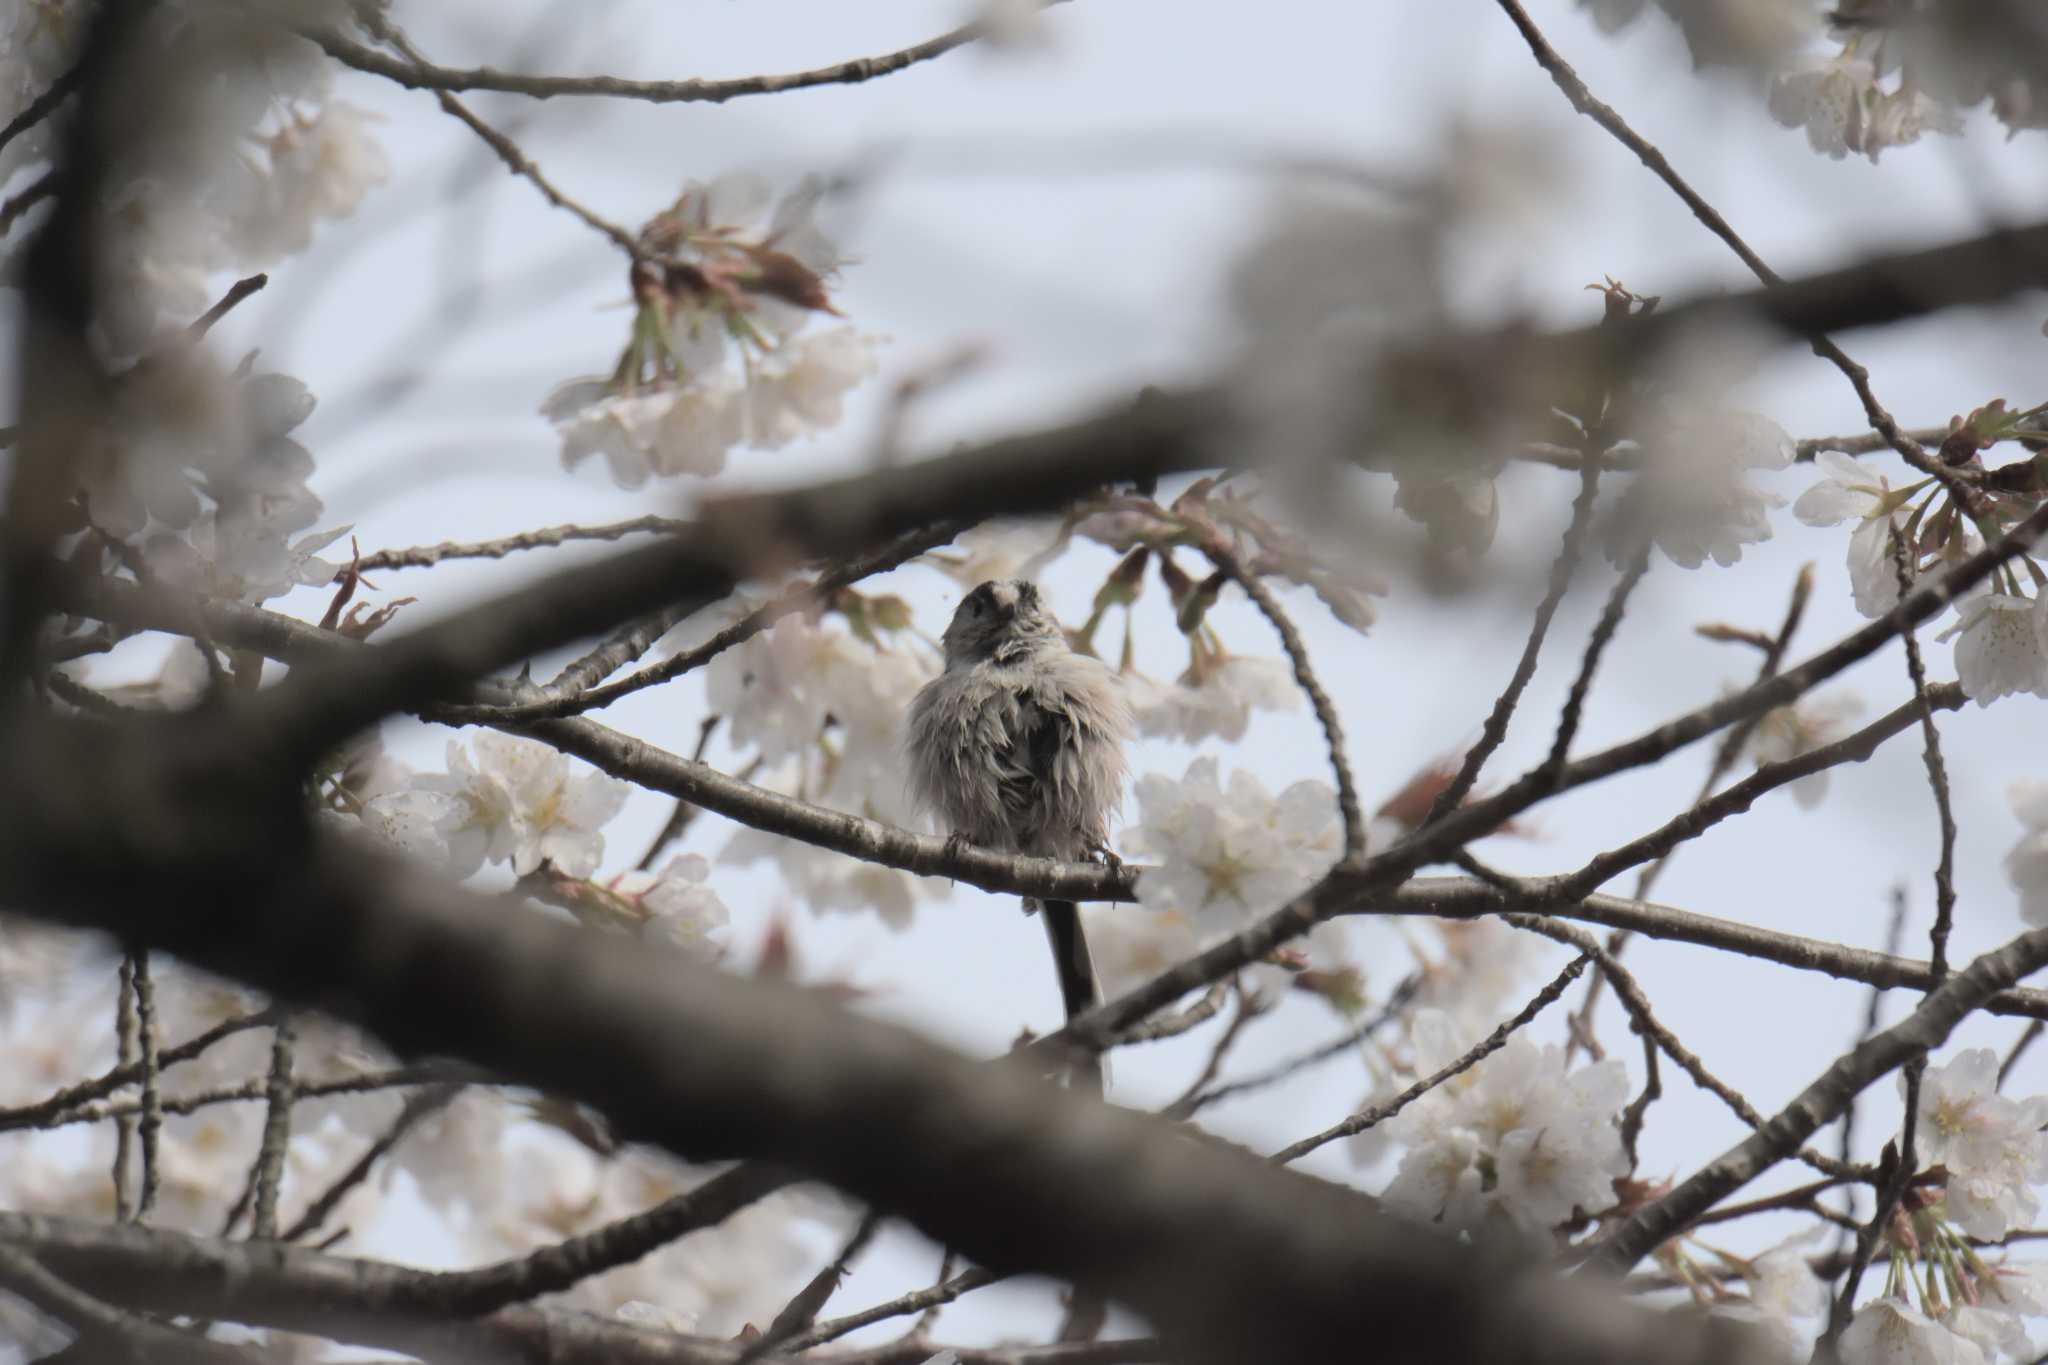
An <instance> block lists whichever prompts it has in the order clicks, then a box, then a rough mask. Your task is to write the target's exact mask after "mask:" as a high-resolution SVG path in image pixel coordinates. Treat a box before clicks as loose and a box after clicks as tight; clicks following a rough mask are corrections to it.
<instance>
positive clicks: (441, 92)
mask: <svg viewBox="0 0 2048 1365" xmlns="http://www.w3.org/2000/svg"><path fill="white" fill-rule="evenodd" d="M357 15H358V18H359V19H360V21H361V22H362V24H363V26H364V27H365V28H366V29H368V30H369V31H370V34H371V36H373V37H375V38H376V39H378V40H379V41H380V42H384V43H387V44H389V45H390V46H391V47H392V48H394V49H396V50H397V51H398V52H400V53H402V54H403V55H404V56H405V58H406V60H407V61H409V62H411V63H412V64H413V65H414V66H415V67H424V66H426V65H427V61H426V58H425V57H423V56H422V55H421V54H420V51H419V49H418V48H416V47H414V46H413V45H412V42H411V40H410V39H408V38H407V37H406V36H405V34H404V33H402V32H400V31H399V29H398V26H397V25H395V24H393V23H392V22H391V21H390V20H389V19H388V18H386V17H385V15H384V14H383V12H382V11H381V10H377V9H373V8H371V7H370V6H368V5H364V6H360V7H359V8H358V9H357ZM309 36H311V35H309ZM314 41H315V42H319V43H321V44H322V45H323V46H326V45H327V44H328V43H336V44H345V45H346V46H347V47H348V48H350V49H356V48H357V45H356V44H353V43H349V42H348V40H347V39H344V38H341V37H340V36H339V35H336V34H327V35H325V36H324V37H321V36H316V37H314ZM327 50H328V51H329V52H330V53H333V52H335V51H336V48H335V47H328V49H327ZM359 50H361V51H368V49H359ZM341 60H344V61H347V60H348V59H347V58H345V57H344V58H342V59H341ZM350 64H351V65H355V64H356V63H354V62H351V63H350ZM381 74H389V73H388V72H385V73H381ZM434 98H435V99H436V100H438V101H439V102H440V105H441V108H442V109H443V110H445V111H446V112H447V113H449V114H450V115H452V116H453V117H454V118H456V119H457V120H458V121H459V122H461V123H463V124H464V125H466V126H467V127H468V128H469V130H470V131H471V132H473V133H475V134H476V135H477V136H478V137H480V138H482V139H483V141H484V145H485V146H487V147H489V148H490V149H491V150H492V151H494V152H496V153H497V154H498V159H499V160H500V161H502V162H504V163H505V165H506V168H507V169H509V170H510V171H511V172H512V174H514V175H516V176H519V177H521V178H522V179H525V180H526V181H528V182H530V183H531V184H532V185H533V187H534V188H535V189H537V190H539V191H540V193H541V197H542V198H543V199H546V200H547V201H548V202H549V203H550V204H552V205H554V206H555V207H556V208H558V209H563V210H565V211H567V212H568V213H571V214H573V215H575V216H576V217H577V218H580V219H582V220H583V222H584V223H586V224H587V225H589V226H590V227H592V228H595V229H596V230H597V231H598V232H601V233H603V234H604V235H605V236H606V237H609V238H610V239H611V240H612V242H613V244H614V245H616V246H617V247H618V248H619V249H620V250H621V251H623V252H625V253H626V255H627V256H629V257H631V258H633V259H635V260H637V259H639V256H640V243H639V242H638V241H637V240H636V239H635V238H634V236H633V234H632V233H630V232H628V231H626V229H624V228H622V227H620V226H619V225H618V224H617V223H614V222H612V221H611V220H610V219H608V218H602V217H599V216H598V215H597V214H596V213H594V212H592V211H591V210H590V209H588V208H586V207H585V206H584V205H583V204H582V203H580V202H579V201H577V200H575V199H572V198H570V197H569V196H568V195H566V194H564V193H563V192H562V191H561V190H560V189H559V188H557V187H556V185H555V184H554V182H553V181H551V180H549V179H548V178H547V176H545V175H543V174H542V173H541V169H540V167H538V166H536V165H534V164H533V159H532V158H531V157H529V156H527V154H526V153H525V152H523V151H521V150H520V149H519V144H518V143H516V142H514V141H513V140H512V139H511V138H509V137H507V136H506V135H505V134H503V133H501V132H499V131H498V130H497V129H496V128H494V127H492V126H491V125H490V124H488V123H486V122H484V121H483V120H482V119H481V118H478V117H477V116H476V114H475V113H473V112H471V110H470V108H469V106H468V105H466V104H464V103H463V102H462V101H461V100H459V99H457V98H455V96H453V95H451V94H449V93H448V91H447V90H445V89H438V88H436V89H434Z"/></svg>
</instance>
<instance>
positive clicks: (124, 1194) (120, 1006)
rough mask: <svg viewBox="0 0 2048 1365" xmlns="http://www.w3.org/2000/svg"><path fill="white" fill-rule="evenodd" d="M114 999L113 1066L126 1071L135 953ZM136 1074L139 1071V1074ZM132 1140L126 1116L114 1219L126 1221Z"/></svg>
mask: <svg viewBox="0 0 2048 1365" xmlns="http://www.w3.org/2000/svg"><path fill="white" fill-rule="evenodd" d="M116 990H117V994H116V996H115V999H114V1061H115V1064H116V1065H115V1069H116V1070H119V1071H125V1070H127V1069H128V1067H129V1065H130V1063H129V1058H131V1057H133V1056H134V1055H135V956H134V954H132V953H130V954H128V955H126V956H124V957H123V958H122V959H121V972H120V980H119V984H118V986H117V987H116ZM138 1074H139V1073H138ZM134 1141H135V1126H134V1125H133V1124H132V1123H130V1122H129V1121H128V1120H126V1119H122V1120H121V1121H120V1122H119V1123H116V1124H115V1125H114V1221H115V1222H116V1223H125V1222H127V1221H128V1220H129V1218H130V1217H131V1216H133V1212H134V1206H133V1205H131V1204H130V1203H129V1202H128V1154H129V1151H130V1150H131V1148H132V1146H133V1144H134Z"/></svg>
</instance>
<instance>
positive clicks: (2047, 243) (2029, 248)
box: [1499, 0, 2048, 508]
mask: <svg viewBox="0 0 2048 1365" xmlns="http://www.w3.org/2000/svg"><path fill="white" fill-rule="evenodd" d="M1499 4H1500V7H1501V9H1502V10H1504V11H1505V12H1506V13H1507V16H1508V18H1509V20H1510V21H1512V22H1513V24H1514V26H1515V27H1516V29H1518V30H1519V31H1520V32H1521V34H1522V38H1523V40H1524V41H1526V42H1527V43H1528V45H1529V51H1530V52H1531V53H1532V54H1533V55H1534V56H1535V58H1536V61H1537V64H1538V65H1539V66H1541V67H1542V68H1543V69H1544V71H1545V72H1546V73H1548V74H1549V76H1550V79H1551V80H1552V81H1553V82H1555V83H1556V85H1557V88H1558V89H1559V90H1561V91H1563V92H1564V96H1565V98H1566V99H1568V100H1570V101H1571V105H1572V108H1574V109H1576V110H1578V111H1579V112H1580V113H1581V114H1584V115H1586V116H1587V117H1588V118H1590V119H1592V120H1593V121H1594V122H1595V123H1597V124H1599V125H1600V126H1601V127H1602V128H1604V129H1606V130H1607V132H1608V133H1610V134H1611V135H1613V137H1614V138H1615V140H1616V141H1618V142H1620V143H1621V144H1622V145H1623V146H1624V147H1626V148H1628V149H1629V150H1630V151H1631V152H1633V153H1635V155H1636V157H1637V159H1639V160H1640V161H1641V162H1642V163H1643V164H1644V165H1645V166H1647V167H1649V169H1650V171H1651V172H1652V173H1653V174H1654V175H1656V177H1657V178H1658V179H1659V180H1662V181H1663V182H1664V183H1665V184H1666V185H1667V186H1669V187H1670V189H1671V191H1672V193H1674V194H1676V195H1677V196H1678V197H1679V198H1680V199H1681V200H1683V201H1684V202H1685V206H1686V207H1687V208H1688V209H1690V210H1692V214H1693V216H1694V217H1695V218H1697V219H1699V220H1700V222H1701V223H1702V224H1704V225H1705V227H1706V228H1707V230H1708V231H1709V232H1712V233H1713V234H1714V235H1715V236H1716V237H1719V238H1720V239H1721V240H1722V241H1723V242H1725V243H1726V244H1727V246H1728V249H1729V250H1731V251H1733V252H1734V253H1735V254H1736V256H1738V257H1739V258H1741V261H1742V263H1743V264H1744V265H1745V266H1748V267H1749V270H1750V273H1751V274H1753V275H1755V276H1756V277H1757V278H1758V279H1759V280H1761V281H1763V283H1764V284H1765V285H1767V286H1770V287H1772V288H1774V289H1775V288H1777V287H1779V286H1782V285H1783V284H1784V283H1785V281H1784V280H1783V279H1781V278H1780V277H1779V276H1778V274H1777V273H1776V272H1775V271H1773V270H1772V269H1771V268H1770V267H1769V266H1768V265H1766V264H1764V260H1763V258H1762V257H1761V256H1759V255H1757V254H1756V252H1754V251H1753V250H1751V249H1750V246H1749V244H1748V243H1747V242H1745V241H1743V240H1742V238H1741V236H1740V235H1739V234H1738V233H1737V232H1736V231H1735V229H1734V228H1733V227H1731V226H1729V223H1728V220H1727V219H1726V218H1724V217H1722V216H1721V214H1720V212H1719V211H1718V210H1717V209H1715V208H1714V206H1713V205H1712V204H1709V203H1708V202H1707V201H1706V199H1705V198H1704V197H1702V196H1701V195H1700V193H1699V192H1698V191H1697V190H1695V189H1693V187H1692V186H1691V185H1689V184H1687V183H1686V182H1685V180H1684V178H1683V177H1681V176H1680V175H1679V174H1678V172H1677V171H1676V170H1674V169H1672V166H1671V163H1670V161H1669V160H1667V159H1666V158H1665V156H1664V153H1662V152H1661V151H1659V150H1657V148H1656V147H1655V146H1654V145H1653V144H1652V143H1651V142H1650V141H1649V140H1648V139H1646V138H1644V137H1643V136H1642V135H1641V134H1640V133H1638V132H1636V130H1635V129H1633V128H1631V127H1629V125H1628V122H1627V121H1626V120H1625V119H1623V118H1622V116H1621V115H1620V114H1618V113H1616V112H1615V111H1614V110H1613V109H1612V108H1611V107H1610V106H1608V105H1606V104H1603V103H1601V102H1600V101H1599V100H1598V99H1595V98H1594V97H1593V92H1592V91H1590V90H1588V89H1587V88H1586V84H1585V82H1584V81H1582V80H1580V79H1579V75H1578V73H1577V72H1576V71H1574V70H1572V68H1571V65H1570V63H1568V62H1566V61H1565V60H1564V58H1563V57H1561V56H1559V55H1558V53H1557V50H1556V49H1555V48H1553V47H1552V46H1551V45H1550V43H1549V41H1548V40H1547V39H1546V38H1544V36H1543V33H1542V30H1540V29H1539V28H1537V27H1536V23H1535V21H1534V20H1532V19H1531V18H1530V17H1529V15H1528V12H1527V11H1526V10H1524V9H1523V8H1522V6H1521V4H1520V3H1519V0H1499ZM2011 249H2012V250H2013V251H2014V253H2015V255H2014V258H2013V259H2011V260H2008V261H2006V262H2004V263H2002V264H2001V265H2000V266H1999V267H1997V273H1998V274H2000V275H2002V276H2006V277H2007V278H2008V279H2009V278H2010V276H2009V275H2006V272H2008V271H2010V270H2011V269H2013V267H2014V266H2016V265H2018V266H2021V267H2022V268H2023V269H2024V270H2025V272H2026V273H2027V274H2029V275H2031V276H2033V277H2035V278H2036V279H2038V278H2039V277H2040V275H2041V273H2042V271H2043V269H2044V268H2048V239H2044V240H2037V241H2034V242H2032V243H2030V244H2029V245H2024V246H2023V245H2022V244H2021V243H2020V242H2019V241H2017V240H2015V241H2013V242H2012V243H2011ZM1955 283H1957V284H1960V285H1962V287H1964V288H1969V287H1970V283H1966V282H1965V281H1963V280H1961V279H1958V280H1957V281H1955ZM1902 285H1903V281H1901V280H1896V279H1885V278H1882V277H1880V278H1878V279H1876V280H1864V281H1861V282H1860V287H1859V288H1858V290H1857V294H1856V296H1855V302H1854V303H1853V304H1850V298H1849V296H1847V295H1844V296H1842V297H1841V302H1842V303H1844V304H1849V305H1850V306H1849V308H1848V309H1847V310H1846V312H1845V314H1844V315H1840V316H1838V317H1837V320H1836V321H1835V322H1833V323H1832V324H1830V325H1831V326H1833V327H1853V326H1857V325H1859V321H1860V320H1861V319H1862V318H1863V317H1867V316H1870V315H1873V314H1874V315H1880V316H1881V315H1882V314H1883V310H1884V308H1885V306H1886V304H1888V303H1891V302H1893V301H1894V299H1895V298H1896V295H1897V294H1899V293H1901V292H1904V291H1903V289H1902ZM2003 287H2004V286H2001V289H2002V288H2003ZM1793 330H1796V331H1799V332H1802V333H1805V334H1807V338H1808V340H1809V341H1810V342H1811V343H1812V345H1813V353H1814V354H1815V355H1817V356H1820V357H1821V358H1822V359H1824V360H1826V361H1828V362H1829V363H1830V364H1832V365H1833V366H1834V367H1835V368H1836V369H1838V370H1840V371H1841V372H1842V374H1843V375H1844V376H1845V377H1847V379H1848V380H1849V383H1850V385H1851V387H1853V388H1854V389H1855V390H1856V397H1857V398H1858V399H1859V400H1860V401H1861V402H1862V404H1863V413H1864V416H1865V417H1866V418H1867V419H1868V420H1869V422H1870V425H1871V426H1872V427H1874V428H1876V430H1877V431H1878V432H1879V434H1881V435H1882V436H1883V437H1884V438H1885V441H1886V442H1887V443H1888V444H1889V445H1890V446H1891V448H1892V449H1893V450H1895V451H1897V452H1898V453H1899V455H1900V457H1901V458H1903V459H1904V460H1905V461H1906V463H1907V464H1909V465H1911V466H1913V467H1914V468H1915V469H1918V470H1919V471H1921V472H1922V473H1924V474H1927V475H1929V476H1930V477H1932V478H1935V479H1938V480H1940V481H1941V483H1942V485H1943V487H1945V488H1947V489H1948V490H1949V491H1950V493H1951V494H1952V495H1953V496H1954V497H1955V499H1956V500H1957V502H1958V503H1960V504H1961V505H1962V506H1964V507H1969V508H1975V507H1976V506H1978V505H1979V504H1980V503H1981V501H1982V499H1981V497H1980V496H1978V495H1977V494H1976V491H1975V490H1974V489H1972V488H1971V487H1970V486H1969V485H1968V484H1967V483H1966V482H1964V481H1963V479H1962V478H1961V477H1960V476H1959V475H1958V474H1957V472H1956V471H1955V470H1953V469H1951V468H1949V467H1948V466H1947V465H1945V464H1943V463H1942V462H1941V461H1940V460H1937V459H1935V458H1934V457H1933V456H1931V455H1929V454H1928V453H1927V451H1926V450H1925V449H1923V448H1922V447H1921V446H1920V445H1919V443H1917V442H1915V441H1913V440H1912V439H1910V438H1909V437H1908V436H1907V435H1906V434H1905V433H1904V432H1903V431H1901V430H1900V429H1899V424H1898V423H1897V422H1896V421H1894V420H1893V418H1892V415H1891V414H1890V413H1889V412H1887V411H1885V409H1884V406H1883V404H1881V403H1879V402H1878V401H1877V395H1876V394H1875V393H1873V392H1872V391H1871V388H1870V374H1869V371H1867V370H1865V369H1864V368H1863V367H1862V366H1861V365H1859V364H1857V363H1856V362H1855V361H1853V360H1851V359H1850V358H1849V357H1848V355H1847V354H1846V353H1845V352H1844V351H1843V350H1842V348H1841V347H1840V346H1837V345H1836V344H1835V343H1834V342H1833V341H1831V340H1830V339H1829V338H1828V336H1827V335H1826V332H1827V330H1828V329H1827V327H1824V326H1818V325H1816V326H1808V327H1794V328H1793Z"/></svg>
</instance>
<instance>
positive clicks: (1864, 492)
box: [1792, 450, 1906, 617]
mask: <svg viewBox="0 0 2048 1365" xmlns="http://www.w3.org/2000/svg"><path fill="white" fill-rule="evenodd" d="M1813 462H1814V463H1815V464H1817V465H1819V466H1820V468H1821V471H1822V473H1823V474H1824V475H1825V477H1824V478H1823V479H1822V480H1821V481H1820V482H1819V483H1817V484H1815V485H1813V487H1811V488H1809V489H1807V490H1806V491H1805V492H1804V493H1801V494H1800V495H1799V499H1798V501H1796V502H1794V503H1793V504H1792V515H1793V516H1795V517H1798V518H1799V519H1800V520H1801V521H1803V522H1805V523H1806V524H1807V525H1808V526H1835V525H1839V524H1840V523H1842V522H1844V521H1847V520H1849V519H1851V518H1852V517H1853V518H1855V519H1856V529H1855V531H1854V532H1852V533H1851V534H1850V536H1849V586H1850V589H1851V590H1852V591H1853V592H1854V593H1855V596H1856V610H1858V611H1860V612H1862V613H1863V614H1864V615H1865V616H1870V617H1877V616H1882V615H1884V614H1885V613H1886V612H1888V611H1890V610H1891V609H1892V608H1893V607H1895V606H1897V605H1898V602H1899V575H1898V569H1897V568H1896V567H1895V565H1896V560H1895V559H1894V558H1893V549H1892V529H1893V528H1894V527H1902V526H1903V524H1904V523H1903V521H1902V518H1901V516H1900V512H1901V509H1902V508H1903V505H1904V502H1905V497H1906V494H1902V493H1901V494H1895V493H1893V492H1892V489H1891V484H1890V482H1889V481H1888V480H1887V479H1886V478H1885V477H1884V476H1883V475H1882V474H1879V473H1876V472H1875V471H1873V470H1871V469H1869V468H1868V467H1866V466H1865V465H1863V464H1862V463H1861V462H1859V461H1857V460H1854V459H1851V458H1850V457H1849V456H1847V455H1844V454H1842V453H1841V452H1840V451H1835V450H1823V451H1821V452H1819V453H1818V454H1816V455H1815V456H1814V457H1813Z"/></svg>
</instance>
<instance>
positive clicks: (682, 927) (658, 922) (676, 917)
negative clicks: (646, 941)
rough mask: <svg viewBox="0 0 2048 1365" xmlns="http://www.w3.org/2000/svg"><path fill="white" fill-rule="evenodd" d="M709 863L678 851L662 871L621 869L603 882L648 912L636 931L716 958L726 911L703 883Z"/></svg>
mask: <svg viewBox="0 0 2048 1365" xmlns="http://www.w3.org/2000/svg"><path fill="white" fill-rule="evenodd" d="M710 876H711V864H710V863H709V862H708V861H706V860H705V858H704V857H703V855H701V854H697V853H681V854H678V855H676V856H675V857H673V858H670V859H669V860H668V861H667V862H666V863H664V864H662V868H661V871H660V872H658V873H656V872H625V873H621V874H620V875H618V876H616V877H614V878H612V879H611V881H610V882H609V883H607V886H608V887H609V888H610V890H611V891H612V892H613V893H615V894H616V895H619V896H623V897H625V898H626V899H628V900H630V901H632V902H633V903H635V904H636V905H638V906H639V907H640V908H641V909H642V910H644V911H646V912H647V916H648V918H647V922H646V924H645V925H644V926H643V927H642V929H641V932H642V933H643V934H644V935H646V936H647V937H650V938H653V939H656V940H658V941H660V942H664V943H667V944H669V945H670V946H671V947H676V948H681V949H682V950H683V951H684V952H687V953H690V954H691V955H693V956H696V957H702V958H716V957H718V956H719V955H720V954H721V953H722V952H724V943H723V940H724V937H725V930H726V926H727V924H728V923H729V922H730V920H731V914H730V912H729V911H727V910H726V908H725V902H724V901H723V900H721V899H719V895H718V893H717V892H716V891H714V890H712V889H711V887H710V886H709V885H708V880H709V878H710Z"/></svg>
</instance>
